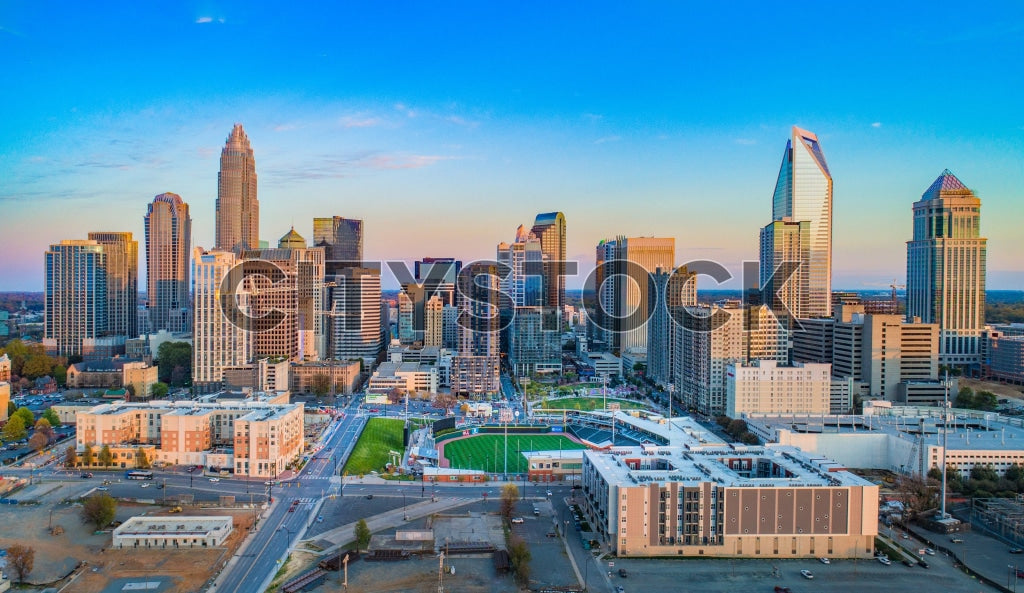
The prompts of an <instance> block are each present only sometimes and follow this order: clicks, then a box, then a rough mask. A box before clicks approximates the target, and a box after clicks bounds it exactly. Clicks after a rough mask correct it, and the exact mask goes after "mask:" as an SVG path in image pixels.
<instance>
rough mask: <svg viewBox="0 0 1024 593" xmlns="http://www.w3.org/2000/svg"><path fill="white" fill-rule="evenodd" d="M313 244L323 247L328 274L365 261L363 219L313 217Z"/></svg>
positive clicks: (332, 274)
mask: <svg viewBox="0 0 1024 593" xmlns="http://www.w3.org/2000/svg"><path fill="white" fill-rule="evenodd" d="M313 245H314V246H316V247H323V248H324V250H325V257H326V261H327V276H328V277H330V276H334V275H335V274H336V273H337V271H338V270H339V269H341V268H343V267H346V266H347V267H352V266H356V265H357V263H356V262H361V261H363V221H361V220H356V219H352V218H342V217H340V216H334V217H332V218H314V219H313Z"/></svg>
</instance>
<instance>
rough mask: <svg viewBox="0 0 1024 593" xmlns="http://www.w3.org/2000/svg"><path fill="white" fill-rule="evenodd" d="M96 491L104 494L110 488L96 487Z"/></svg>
mask: <svg viewBox="0 0 1024 593" xmlns="http://www.w3.org/2000/svg"><path fill="white" fill-rule="evenodd" d="M96 489H97V490H99V491H100V492H106V491H107V490H110V488H107V487H106V486H97V487H96Z"/></svg>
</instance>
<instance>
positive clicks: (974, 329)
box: [907, 169, 988, 365]
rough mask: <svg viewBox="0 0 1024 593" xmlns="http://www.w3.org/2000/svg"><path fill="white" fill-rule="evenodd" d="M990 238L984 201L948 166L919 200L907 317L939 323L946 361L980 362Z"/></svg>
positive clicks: (909, 263) (911, 250)
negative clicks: (985, 231)
mask: <svg viewBox="0 0 1024 593" xmlns="http://www.w3.org/2000/svg"><path fill="white" fill-rule="evenodd" d="M987 241H988V240H987V239H985V238H983V237H982V236H981V200H980V199H978V198H977V196H975V195H974V192H972V191H971V190H970V189H968V188H967V186H965V185H964V184H963V183H962V182H961V181H960V180H959V179H957V178H956V176H955V175H953V173H951V172H950V171H949V169H946V170H945V171H943V172H942V174H941V175H939V177H938V178H937V179H936V180H935V182H934V183H932V184H931V186H930V187H929V188H928V189H927V190H926V191H925V192H924V194H923V195H922V196H921V199H920V200H919V201H917V202H915V203H914V238H913V240H911V241H908V242H907V318H908V319H912V318H914V317H920V318H921V321H923V322H924V323H937V324H938V325H939V358H940V362H941V363H942V364H946V365H976V364H979V363H980V362H981V357H980V353H981V335H982V331H983V330H984V329H985V328H984V322H985V250H986V242H987Z"/></svg>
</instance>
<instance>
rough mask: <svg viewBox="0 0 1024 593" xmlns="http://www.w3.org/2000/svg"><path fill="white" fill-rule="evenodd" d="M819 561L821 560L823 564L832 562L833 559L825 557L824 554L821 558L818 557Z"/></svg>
mask: <svg viewBox="0 0 1024 593" xmlns="http://www.w3.org/2000/svg"><path fill="white" fill-rule="evenodd" d="M818 562H821V563H822V564H832V561H831V560H829V559H828V558H825V557H824V556H822V557H821V558H818Z"/></svg>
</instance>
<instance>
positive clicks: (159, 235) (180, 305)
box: [139, 193, 192, 334]
mask: <svg viewBox="0 0 1024 593" xmlns="http://www.w3.org/2000/svg"><path fill="white" fill-rule="evenodd" d="M145 225H146V299H147V311H148V317H149V320H148V321H149V328H148V329H147V331H142V330H141V328H140V331H139V333H140V334H141V333H153V332H157V331H160V330H167V331H171V332H183V331H190V330H191V326H190V324H186V323H182V322H183V321H184V322H187V321H188V319H189V316H188V315H187V314H182V311H183V310H184V311H187V310H188V309H190V308H191V300H190V298H189V288H190V285H189V271H190V265H189V264H190V262H189V258H190V257H191V255H192V253H191V248H190V243H191V241H192V218H191V217H190V216H189V212H188V204H186V203H185V202H184V201H182V199H181V196H179V195H178V194H172V193H163V194H160V195H158V196H156V197H155V198H153V202H152V203H150V204H149V209H148V211H147V212H146V218H145ZM172 312H174V314H172ZM172 322H173V323H172Z"/></svg>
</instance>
